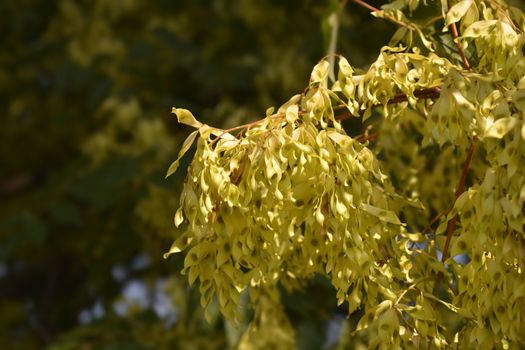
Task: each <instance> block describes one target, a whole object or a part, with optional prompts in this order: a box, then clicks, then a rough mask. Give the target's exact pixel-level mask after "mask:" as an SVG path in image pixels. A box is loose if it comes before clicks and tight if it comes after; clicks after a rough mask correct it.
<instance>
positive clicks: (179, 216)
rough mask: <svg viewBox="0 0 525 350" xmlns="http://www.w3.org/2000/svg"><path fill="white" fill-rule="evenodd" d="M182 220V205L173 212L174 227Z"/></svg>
mask: <svg viewBox="0 0 525 350" xmlns="http://www.w3.org/2000/svg"><path fill="white" fill-rule="evenodd" d="M183 221H184V216H183V215H182V207H181V208H179V209H178V210H177V211H176V212H175V218H174V222H175V227H179V226H180V224H181V223H182V222H183Z"/></svg>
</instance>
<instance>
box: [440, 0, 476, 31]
mask: <svg viewBox="0 0 525 350" xmlns="http://www.w3.org/2000/svg"><path fill="white" fill-rule="evenodd" d="M470 6H472V0H462V1H460V2H458V3H457V4H455V5H454V6H452V7H451V8H450V10H449V11H448V13H447V18H446V20H445V28H446V27H448V26H449V25H451V24H452V23H456V22H458V21H459V20H460V19H461V18H463V16H465V14H466V13H467V11H468V9H469V8H470Z"/></svg>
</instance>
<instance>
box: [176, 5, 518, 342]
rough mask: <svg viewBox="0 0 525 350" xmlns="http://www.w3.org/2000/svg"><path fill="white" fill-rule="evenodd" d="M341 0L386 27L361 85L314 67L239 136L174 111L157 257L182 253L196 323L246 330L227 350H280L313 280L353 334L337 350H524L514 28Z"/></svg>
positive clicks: (511, 13)
mask: <svg viewBox="0 0 525 350" xmlns="http://www.w3.org/2000/svg"><path fill="white" fill-rule="evenodd" d="M353 2H355V3H356V4H360V5H363V6H366V7H367V8H369V9H371V10H373V14H374V15H375V16H377V17H381V18H384V19H386V20H388V21H391V22H394V23H396V24H398V25H399V26H400V28H399V29H398V30H397V31H396V33H395V34H394V35H393V37H392V39H391V40H390V42H389V44H388V46H384V47H383V48H382V49H381V51H380V54H379V56H378V58H377V60H376V61H375V62H373V63H372V64H371V65H370V67H369V68H368V69H367V70H366V71H364V72H363V73H362V74H356V73H355V70H354V68H352V66H351V65H350V64H349V63H348V61H347V60H346V59H345V58H344V57H342V56H338V57H337V75H336V76H335V75H334V79H333V80H332V79H330V78H329V77H330V75H331V74H330V72H331V70H332V69H334V67H333V66H331V65H330V63H329V62H328V60H321V61H320V62H319V63H318V64H317V65H316V66H315V67H314V69H313V71H312V74H311V77H310V81H309V84H308V86H307V88H306V89H305V90H304V91H303V93H301V94H298V95H295V96H293V97H292V98H291V99H290V100H289V101H288V102H286V103H285V104H283V105H282V106H281V107H279V108H278V109H277V110H276V111H274V109H273V108H270V109H268V111H267V115H266V117H265V118H263V119H260V120H257V121H254V122H250V123H247V124H244V125H241V126H238V127H231V128H226V129H221V128H216V127H212V126H209V125H207V124H204V123H202V122H200V121H198V120H197V119H196V118H195V117H194V116H193V114H192V113H191V112H190V111H189V110H187V109H183V108H174V109H173V113H175V114H176V116H177V118H178V121H179V122H180V123H182V124H186V125H189V126H191V127H194V128H196V129H197V130H195V131H193V132H192V133H191V134H190V135H189V136H188V138H187V139H186V141H185V142H184V144H183V146H182V150H181V151H180V153H179V158H178V159H177V160H176V161H175V162H174V163H173V164H172V166H171V167H170V168H169V170H168V175H170V174H172V173H173V172H174V171H175V170H176V169H177V167H178V165H179V161H180V159H181V157H182V156H183V155H184V154H185V153H186V152H187V151H188V150H189V149H190V147H191V145H192V144H193V143H194V142H196V144H197V145H196V152H195V155H194V156H193V160H192V161H191V164H190V165H189V167H188V171H187V177H186V180H185V182H184V188H183V191H182V193H181V196H180V208H179V209H178V210H177V212H176V214H175V225H176V226H180V225H184V233H182V234H181V235H180V236H179V237H178V238H177V240H176V241H175V242H174V243H173V245H172V247H171V249H170V251H169V252H168V255H169V254H172V253H178V252H182V251H183V252H184V253H185V254H184V255H185V260H184V268H183V269H182V273H184V274H186V275H187V276H188V280H189V283H190V284H193V283H195V282H196V281H198V287H199V290H200V296H201V305H202V306H203V307H204V308H205V309H206V310H207V312H209V311H210V310H212V308H213V307H218V308H219V310H220V312H221V313H222V314H223V315H224V316H225V317H226V318H227V319H228V320H230V321H231V322H233V323H234V324H235V323H241V322H248V330H247V331H246V333H245V334H244V335H243V336H242V337H241V338H240V343H239V347H240V348H255V349H264V348H268V347H269V346H270V347H271V345H269V344H268V343H267V341H276V342H277V343H278V344H279V345H276V344H273V346H274V347H279V348H293V347H294V342H293V341H291V340H293V339H294V335H293V331H294V328H293V327H291V326H289V325H290V321H289V320H288V319H287V317H286V313H285V312H283V306H282V303H281V299H282V298H283V295H286V294H287V293H293V292H294V291H296V290H300V289H302V288H305V286H306V285H307V283H308V281H309V280H311V279H312V278H314V277H316V276H322V277H323V278H325V279H326V280H328V281H329V282H330V284H331V285H332V287H333V288H334V289H335V290H336V296H335V298H336V299H337V302H338V304H339V305H341V304H345V311H346V312H347V314H348V315H349V316H350V317H353V316H355V317H356V318H358V319H359V322H358V323H357V325H356V326H355V328H354V329H350V330H349V331H348V333H349V334H346V333H344V332H343V335H342V336H341V347H344V346H345V345H344V344H345V343H346V344H347V345H346V346H348V347H352V346H353V345H352V342H356V343H357V342H361V344H363V345H364V346H366V347H368V348H381V349H387V348H388V349H390V348H400V349H401V348H403V349H405V348H448V347H454V348H460V349H466V348H502V349H507V348H512V349H519V348H523V347H524V346H525V337H524V335H523V333H522V332H521V330H522V329H523V327H524V324H523V319H524V316H525V280H524V276H525V274H524V272H523V268H524V264H525V256H524V249H525V215H524V208H525V173H524V171H523V164H525V103H524V101H525V77H524V75H525V57H524V55H523V51H522V50H523V45H524V43H525V34H524V30H525V16H524V15H523V13H522V12H521V11H520V10H519V9H517V8H513V7H509V6H508V5H507V4H506V3H505V2H503V1H496V0H460V1H454V2H451V3H450V4H447V2H446V1H441V2H428V3H424V2H420V1H417V0H415V1H394V2H391V3H390V4H387V5H384V6H383V7H382V9H381V10H379V9H375V8H373V7H372V6H371V5H368V4H366V3H363V2H362V1H360V0H354V1H353ZM458 33H461V34H460V35H459V34H458ZM348 119H350V120H357V121H358V122H360V123H361V124H362V125H363V127H362V130H364V133H363V135H361V136H355V135H354V136H352V132H355V130H349V128H348V130H346V129H345V127H344V126H343V124H342V123H343V121H346V120H348ZM367 125H368V126H369V127H367ZM372 131H373V133H372ZM234 133H236V135H234ZM282 289H284V290H282ZM214 300H216V302H214ZM251 309H253V316H251V315H250V314H249V312H250V310H251ZM207 315H208V318H210V319H211V315H209V314H207ZM345 334H346V335H345Z"/></svg>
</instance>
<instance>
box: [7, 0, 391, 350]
mask: <svg viewBox="0 0 525 350" xmlns="http://www.w3.org/2000/svg"><path fill="white" fill-rule="evenodd" d="M371 3H374V4H375V5H379V4H380V2H378V1H376V2H373V1H372V2H371ZM334 6H335V7H336V6H337V1H328V0H326V1H313V0H305V1H301V2H298V1H291V0H290V1H277V0H263V1H255V0H216V1H204V0H199V1H197V0H193V1H189V0H187V1H179V0H178V1H169V0H157V1H139V0H123V1H113V0H96V1H80V0H79V1H71V0H57V1H43V0H24V1H4V2H1V3H0V13H1V14H2V21H1V22H0V32H1V33H2V41H3V44H2V50H1V51H0V89H1V91H2V94H1V95H0V106H1V107H2V109H1V110H2V114H1V115H2V126H1V127H0V160H1V163H0V164H1V166H0V198H1V200H0V310H1V311H0V348H1V349H41V348H49V349H54V350H59V349H60V350H62V349H164V348H166V349H167V348H170V349H173V348H180V349H213V348H216V349H224V348H228V347H233V346H234V344H235V343H236V342H237V340H238V337H239V330H238V329H236V328H235V327H233V326H232V325H229V324H227V323H226V322H224V321H223V320H222V318H220V316H219V315H218V314H217V315H216V316H215V320H214V322H212V323H211V324H209V323H207V322H206V321H204V318H203V315H202V311H201V310H200V308H199V307H198V304H199V300H198V298H199V296H198V293H196V292H195V291H194V290H192V289H189V288H188V287H187V285H186V282H185V281H184V279H180V278H178V276H177V271H180V268H181V266H182V261H181V257H177V258H174V259H170V260H167V261H166V260H163V259H162V254H163V253H164V252H165V251H166V250H167V249H168V248H169V246H170V244H171V242H172V239H173V237H174V236H175V234H176V232H175V228H174V227H173V223H172V213H173V212H174V211H175V209H176V207H177V203H176V198H178V194H179V190H180V189H179V186H180V184H181V182H182V180H183V178H182V177H183V176H184V172H178V173H177V174H176V175H175V176H173V177H171V178H169V179H168V180H165V179H164V174H165V171H166V169H167V167H168V165H169V162H170V160H172V159H173V158H174V156H175V155H176V152H177V150H178V148H179V144H180V142H181V140H182V139H183V135H186V134H187V130H186V129H183V128H182V127H181V126H180V125H178V124H177V123H176V122H175V120H174V119H173V118H172V117H171V116H170V115H169V111H170V109H171V107H172V106H179V107H184V108H188V109H191V110H192V111H194V112H195V113H196V115H199V119H200V120H203V121H205V122H207V123H210V124H213V125H215V126H222V127H228V126H233V125H237V124H239V123H243V122H246V121H249V120H250V119H253V118H257V117H260V116H261V115H263V114H264V110H265V109H266V107H267V106H270V105H275V106H277V105H280V104H281V103H283V102H284V101H286V100H287V99H288V97H289V96H291V95H292V94H294V93H297V92H300V91H302V89H303V88H304V86H305V84H306V82H307V80H308V76H309V72H310V70H311V67H312V66H313V65H314V64H315V63H316V62H317V61H318V60H319V59H321V58H322V57H323V56H324V55H325V54H326V52H327V47H328V41H329V40H330V33H329V30H330V28H329V27H327V25H326V19H327V17H328V16H329V15H330V14H331V13H332V12H333V10H334ZM395 29H396V28H395V27H394V26H393V25H392V24H389V23H386V22H384V21H381V20H378V19H373V18H371V17H370V16H369V14H368V13H367V12H366V11H364V10H363V9H361V8H358V7H356V6H350V5H348V6H347V8H346V10H345V11H344V12H343V13H342V16H341V25H340V28H339V41H338V48H337V52H341V53H343V54H345V55H346V56H347V57H349V58H350V60H351V63H352V64H353V65H355V66H357V67H359V66H361V67H364V66H366V64H367V62H370V61H372V59H373V58H374V57H375V56H376V55H377V52H378V50H379V48H380V47H381V46H382V45H383V44H386V43H387V41H388V38H389V37H390V36H391V34H392V32H393V31H394V30H395ZM183 162H186V163H185V164H187V162H188V159H184V160H183ZM183 165H184V164H183ZM133 286H135V287H133ZM141 288H142V289H141ZM137 290H140V291H142V292H143V293H142V294H141V296H140V297H137V298H135V299H133V298H130V295H133V293H135V294H136V293H137V292H136V291H137ZM134 291H135V292H134ZM144 291H145V292H144ZM139 294H140V293H139ZM332 294H333V290H332V289H331V288H330V287H329V286H327V285H326V283H325V282H324V281H322V280H318V281H314V282H312V285H310V286H308V287H307V288H306V291H305V293H299V294H297V295H293V296H291V295H286V294H285V293H283V301H284V304H285V306H286V311H287V313H288V314H289V316H290V319H291V320H292V322H293V327H294V328H295V330H296V334H297V337H298V338H299V339H301V341H299V342H298V343H299V344H300V345H301V348H303V349H316V348H320V347H321V346H323V344H325V338H326V333H327V332H326V327H327V324H328V323H329V321H330V320H331V319H333V318H334V315H336V316H337V310H336V307H335V305H332V304H330V305H326V304H327V301H326V300H334V299H335V298H333V297H329V295H332ZM165 297H167V298H168V301H164V302H163V303H160V302H159V298H160V299H161V300H162V298H165ZM119 305H120V306H119ZM159 305H160V306H159ZM119 310H120V311H119ZM122 310H124V311H122ZM166 310H167V311H166ZM326 310H333V311H334V312H333V313H327V312H326ZM241 329H242V327H241Z"/></svg>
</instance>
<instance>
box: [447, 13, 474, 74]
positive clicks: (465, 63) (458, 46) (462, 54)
mask: <svg viewBox="0 0 525 350" xmlns="http://www.w3.org/2000/svg"><path fill="white" fill-rule="evenodd" d="M450 31H451V32H452V37H453V38H454V44H455V45H456V49H457V50H458V53H459V56H460V57H461V61H462V62H463V66H464V67H465V68H466V69H468V70H471V69H472V67H470V63H469V62H468V60H467V56H465V52H464V51H463V47H462V46H461V43H460V42H459V41H458V37H459V34H458V27H457V26H456V23H452V24H451V25H450Z"/></svg>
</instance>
